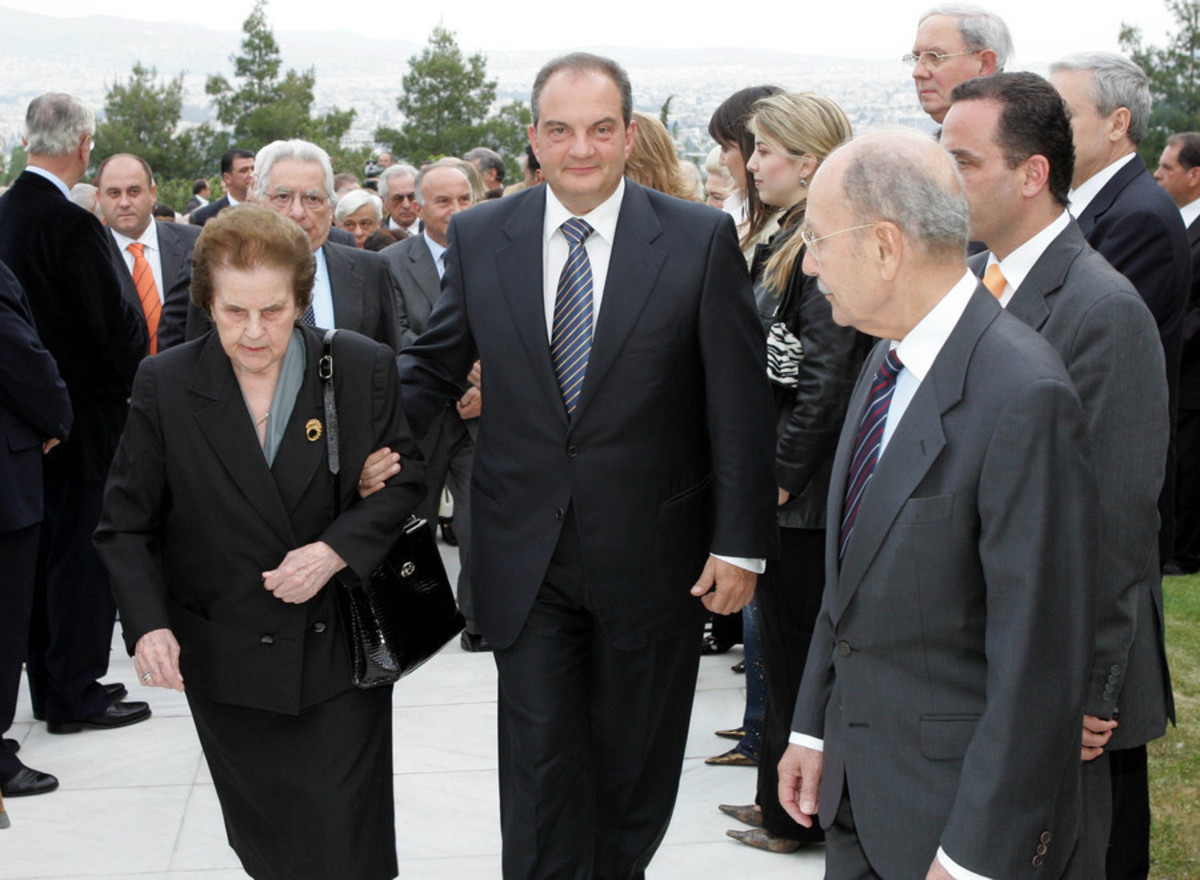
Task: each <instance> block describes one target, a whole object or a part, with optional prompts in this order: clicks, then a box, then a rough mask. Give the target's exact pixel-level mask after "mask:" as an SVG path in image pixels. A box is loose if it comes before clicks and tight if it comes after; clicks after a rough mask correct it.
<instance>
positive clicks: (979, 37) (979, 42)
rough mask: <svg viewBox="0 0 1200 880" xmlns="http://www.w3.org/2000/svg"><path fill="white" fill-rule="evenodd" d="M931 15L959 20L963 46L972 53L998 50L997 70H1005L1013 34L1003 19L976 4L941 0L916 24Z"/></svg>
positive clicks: (1011, 47) (1011, 49)
mask: <svg viewBox="0 0 1200 880" xmlns="http://www.w3.org/2000/svg"><path fill="white" fill-rule="evenodd" d="M932 15H949V16H951V17H952V18H956V19H958V35H959V36H960V37H962V40H963V45H965V46H966V47H967V49H969V50H970V51H972V52H982V51H983V50H984V49H991V50H992V51H993V52H995V53H996V70H1003V69H1004V65H1005V64H1006V63H1007V62H1008V60H1009V59H1010V58H1012V54H1013V42H1012V34H1010V33H1009V32H1008V25H1006V24H1005V23H1004V19H1002V18H1001V17H1000V16H998V15H996V14H995V13H993V12H988V11H987V10H986V9H984V8H982V7H980V6H976V5H975V4H974V3H942V4H941V5H939V6H935V7H933V9H930V10H929V11H928V12H926V13H925V14H924V15H922V16H921V20H920V21H919V22H917V24H918V25H920V24H923V23H924V21H925V19H927V18H929V17H930V16H932Z"/></svg>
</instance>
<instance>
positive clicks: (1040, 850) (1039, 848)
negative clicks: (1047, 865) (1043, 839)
mask: <svg viewBox="0 0 1200 880" xmlns="http://www.w3.org/2000/svg"><path fill="white" fill-rule="evenodd" d="M1037 854H1038V855H1039V856H1044V855H1045V854H1046V844H1044V843H1039V844H1038V845H1037Z"/></svg>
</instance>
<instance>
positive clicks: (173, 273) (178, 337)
mask: <svg viewBox="0 0 1200 880" xmlns="http://www.w3.org/2000/svg"><path fill="white" fill-rule="evenodd" d="M151 222H152V223H154V224H155V225H157V226H158V248H159V255H160V257H161V259H162V277H163V287H164V288H165V290H162V291H160V293H161V294H162V295H163V308H162V317H161V318H160V319H159V322H158V350H159V351H166V350H167V349H168V348H171V347H172V346H175V345H178V344H179V343H181V342H183V341H184V337H185V335H186V330H187V320H188V310H189V307H190V306H191V302H192V249H193V248H194V247H195V246H196V239H197V238H199V237H200V229H199V228H198V227H196V226H192V225H191V224H188V223H159V222H158V221H157V220H152V221H151ZM108 242H109V245H110V248H109V250H110V252H111V256H112V264H113V268H114V269H115V270H116V272H117V278H118V279H120V281H121V292H122V293H123V294H125V298H126V299H128V300H130V301H131V302H132V303H133V304H134V305H135V306H137V308H138V311H139V312H140V311H141V309H142V301H141V299H140V298H139V297H138V292H137V288H136V287H134V284H133V276H132V275H131V274H130V272H129V266H128V264H127V263H126V262H125V257H124V255H123V254H122V253H121V251H120V249H119V248H118V247H117V243H116V239H114V238H113V235H112V230H111V229H110V230H109V234H108Z"/></svg>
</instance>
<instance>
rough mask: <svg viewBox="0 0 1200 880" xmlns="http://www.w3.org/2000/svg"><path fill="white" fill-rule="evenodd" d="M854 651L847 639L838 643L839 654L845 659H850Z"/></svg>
mask: <svg viewBox="0 0 1200 880" xmlns="http://www.w3.org/2000/svg"><path fill="white" fill-rule="evenodd" d="M853 651H854V648H853V647H852V646H851V645H850V643H849V642H847V641H846V640H845V639H842V640H841V641H840V642H838V643H837V652H838V653H839V654H841V655H842V656H843V657H849V656H850V654H851V653H852V652H853Z"/></svg>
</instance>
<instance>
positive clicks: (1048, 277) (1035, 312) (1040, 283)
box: [1008, 221, 1087, 332]
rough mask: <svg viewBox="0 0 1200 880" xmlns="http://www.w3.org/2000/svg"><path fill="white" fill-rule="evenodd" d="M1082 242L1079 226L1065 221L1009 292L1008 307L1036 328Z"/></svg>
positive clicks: (1048, 315) (1042, 322)
mask: <svg viewBox="0 0 1200 880" xmlns="http://www.w3.org/2000/svg"><path fill="white" fill-rule="evenodd" d="M1086 244H1087V243H1086V242H1085V241H1084V238H1083V233H1082V232H1080V231H1079V227H1078V226H1077V225H1076V224H1075V223H1074V222H1073V221H1072V222H1069V223H1068V224H1067V228H1066V229H1064V230H1063V231H1062V232H1060V233H1059V234H1058V235H1057V236H1056V237H1055V239H1054V241H1052V242H1050V246H1049V247H1047V248H1046V250H1045V251H1043V253H1042V255H1041V256H1040V257H1038V260H1037V262H1036V263H1034V264H1033V268H1031V269H1030V270H1029V274H1028V275H1026V276H1025V280H1024V281H1022V282H1021V286H1020V287H1019V288H1017V291H1016V293H1014V294H1013V297H1012V300H1011V301H1010V302H1009V304H1008V311H1009V312H1010V313H1011V314H1012V315H1014V316H1015V317H1017V318H1020V319H1021V321H1022V323H1024V324H1027V325H1028V326H1030V327H1032V328H1033V329H1034V330H1037V331H1039V332H1040V331H1041V329H1042V326H1043V325H1044V324H1045V323H1046V321H1047V320H1048V319H1049V318H1050V311H1051V309H1050V302H1049V301H1050V299H1051V298H1052V297H1054V296H1055V295H1056V294H1057V293H1058V291H1059V290H1060V289H1062V286H1063V282H1064V281H1066V278H1067V271H1068V270H1069V269H1070V268H1071V264H1072V263H1074V262H1075V258H1076V257H1077V256H1079V252H1080V251H1082V250H1083V248H1084V247H1086Z"/></svg>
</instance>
